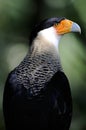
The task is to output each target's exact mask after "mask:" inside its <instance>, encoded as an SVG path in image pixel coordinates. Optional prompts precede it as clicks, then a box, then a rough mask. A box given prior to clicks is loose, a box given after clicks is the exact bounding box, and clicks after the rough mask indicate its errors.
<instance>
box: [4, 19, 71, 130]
mask: <svg viewBox="0 0 86 130" xmlns="http://www.w3.org/2000/svg"><path fill="white" fill-rule="evenodd" d="M53 22H55V20H54V21H52V23H53ZM58 22H59V21H58ZM43 26H44V25H43ZM38 31H39V29H38ZM36 34H37V32H35V34H34V36H33V37H36ZM31 39H32V38H31ZM3 112H4V117H5V125H6V130H24V129H25V130H34V129H37V130H44V129H49V130H69V127H70V123H71V117H72V98H71V92H70V86H69V83H68V79H67V77H66V75H65V74H64V73H63V71H62V69H61V66H60V61H59V57H58V56H57V57H56V58H55V57H53V56H52V54H50V53H48V52H46V53H42V54H38V53H35V55H32V53H31V52H30V54H28V55H27V56H26V57H25V58H24V60H23V61H22V62H21V63H20V65H19V66H18V67H16V68H15V69H14V70H13V71H12V72H11V73H10V74H9V76H8V78H7V81H6V85H5V90H4V97H3Z"/></svg>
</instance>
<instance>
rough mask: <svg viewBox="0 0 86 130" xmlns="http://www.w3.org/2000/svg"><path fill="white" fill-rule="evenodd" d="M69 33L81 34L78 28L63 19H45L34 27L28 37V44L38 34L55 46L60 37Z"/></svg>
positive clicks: (75, 24)
mask: <svg viewBox="0 0 86 130" xmlns="http://www.w3.org/2000/svg"><path fill="white" fill-rule="evenodd" d="M69 32H79V33H81V29H80V26H79V25H78V24H77V23H75V22H73V21H71V20H68V19H66V18H64V17H61V18H57V17H55V18H50V19H45V20H43V21H42V22H40V23H39V24H37V25H36V26H35V27H34V29H33V31H32V33H31V37H30V44H31V43H32V42H33V40H34V39H36V37H37V36H38V35H39V34H41V35H43V36H44V38H45V39H46V40H48V41H49V42H52V43H55V44H57V43H58V41H59V39H60V37H61V36H62V35H63V34H66V33H69ZM56 42H57V43H56Z"/></svg>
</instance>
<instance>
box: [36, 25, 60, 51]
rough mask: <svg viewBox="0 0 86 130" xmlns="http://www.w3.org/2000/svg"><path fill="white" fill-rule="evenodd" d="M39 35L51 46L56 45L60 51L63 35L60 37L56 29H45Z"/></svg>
mask: <svg viewBox="0 0 86 130" xmlns="http://www.w3.org/2000/svg"><path fill="white" fill-rule="evenodd" d="M38 35H41V36H43V37H44V38H45V39H46V40H47V41H48V42H49V43H50V44H52V45H54V46H55V47H56V49H58V45H59V41H60V38H61V35H58V34H57V33H56V30H55V29H54V27H50V28H48V29H44V30H42V31H40V32H39V34H38Z"/></svg>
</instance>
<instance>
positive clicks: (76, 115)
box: [0, 0, 86, 130]
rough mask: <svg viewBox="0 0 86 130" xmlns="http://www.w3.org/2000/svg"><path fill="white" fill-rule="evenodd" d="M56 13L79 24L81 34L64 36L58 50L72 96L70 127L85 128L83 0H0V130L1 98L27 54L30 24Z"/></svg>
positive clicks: (85, 19) (85, 7)
mask: <svg viewBox="0 0 86 130" xmlns="http://www.w3.org/2000/svg"><path fill="white" fill-rule="evenodd" d="M55 16H56V17H59V16H64V17H66V18H68V19H70V20H72V21H75V22H77V23H78V24H79V25H80V26H81V30H82V33H81V35H80V34H72V33H71V34H66V35H64V36H63V38H62V39H61V43H60V46H59V50H60V57H61V62H62V66H63V69H64V72H65V73H66V75H67V77H68V79H69V82H70V86H71V91H72V97H73V119H72V123H71V128H70V130H86V0H0V130H5V128H4V119H3V110H2V100H3V90H4V84H5V81H6V78H7V75H8V73H9V72H10V71H11V70H12V69H14V68H15V67H16V66H17V65H18V64H19V63H20V61H21V60H22V59H23V58H24V56H25V55H26V53H27V51H28V43H29V35H30V32H31V30H32V28H33V25H34V24H36V23H38V22H39V21H41V20H43V19H45V18H50V17H55Z"/></svg>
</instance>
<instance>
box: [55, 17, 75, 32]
mask: <svg viewBox="0 0 86 130" xmlns="http://www.w3.org/2000/svg"><path fill="white" fill-rule="evenodd" d="M72 24H73V22H72V21H70V20H68V19H64V20H62V21H61V22H60V23H58V24H55V25H54V28H55V29H56V32H57V33H58V34H65V33H68V32H71V28H72Z"/></svg>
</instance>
